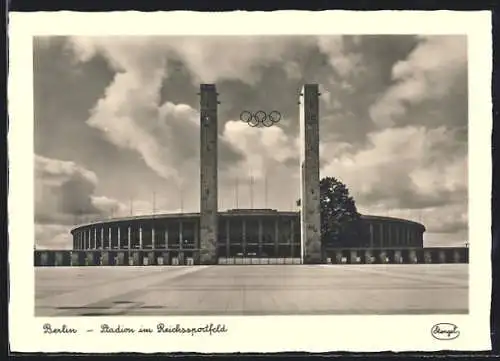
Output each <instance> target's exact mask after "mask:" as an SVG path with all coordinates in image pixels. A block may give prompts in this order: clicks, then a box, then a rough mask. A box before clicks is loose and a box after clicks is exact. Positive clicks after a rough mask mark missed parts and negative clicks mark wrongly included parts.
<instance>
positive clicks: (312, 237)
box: [300, 84, 323, 263]
mask: <svg viewBox="0 0 500 361" xmlns="http://www.w3.org/2000/svg"><path fill="white" fill-rule="evenodd" d="M302 96H303V99H302V101H301V102H300V128H301V132H300V133H301V140H300V141H301V142H302V143H303V147H302V152H301V162H300V163H301V164H300V167H301V168H300V171H301V178H300V180H301V182H302V187H301V188H302V194H301V212H300V214H301V218H302V224H303V226H302V232H303V236H302V238H303V242H304V262H305V263H321V262H322V258H323V257H322V252H321V233H320V232H321V224H320V223H321V221H320V212H321V210H320V199H319V92H318V84H306V85H304V87H303V89H302Z"/></svg>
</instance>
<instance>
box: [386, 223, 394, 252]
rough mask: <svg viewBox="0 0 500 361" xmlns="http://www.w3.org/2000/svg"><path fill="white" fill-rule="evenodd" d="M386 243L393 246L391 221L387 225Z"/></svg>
mask: <svg viewBox="0 0 500 361" xmlns="http://www.w3.org/2000/svg"><path fill="white" fill-rule="evenodd" d="M387 245H388V246H389V247H392V246H394V240H393V239H392V223H389V224H388V225H387Z"/></svg>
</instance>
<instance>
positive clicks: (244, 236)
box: [241, 217, 247, 257]
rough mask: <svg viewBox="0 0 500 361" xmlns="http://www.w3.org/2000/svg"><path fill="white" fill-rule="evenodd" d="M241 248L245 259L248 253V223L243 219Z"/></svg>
mask: <svg viewBox="0 0 500 361" xmlns="http://www.w3.org/2000/svg"><path fill="white" fill-rule="evenodd" d="M241 246H242V247H241V248H242V249H243V257H245V256H246V253H247V223H246V222H245V218H243V217H242V218H241Z"/></svg>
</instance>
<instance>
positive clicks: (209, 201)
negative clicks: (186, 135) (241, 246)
mask: <svg viewBox="0 0 500 361" xmlns="http://www.w3.org/2000/svg"><path fill="white" fill-rule="evenodd" d="M217 104H218V101H217V91H216V88H215V84H200V263H201V264H215V263H216V262H217V212H218V196H217V187H218V177H217V139H218V131H217Z"/></svg>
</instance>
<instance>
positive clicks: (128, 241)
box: [127, 226, 132, 251]
mask: <svg viewBox="0 0 500 361" xmlns="http://www.w3.org/2000/svg"><path fill="white" fill-rule="evenodd" d="M131 233H132V227H130V226H129V227H128V228H127V245H128V249H129V251H130V249H131V248H132V237H131Z"/></svg>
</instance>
